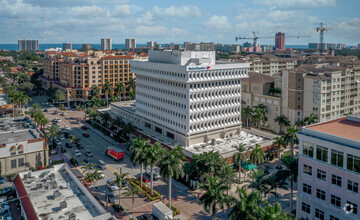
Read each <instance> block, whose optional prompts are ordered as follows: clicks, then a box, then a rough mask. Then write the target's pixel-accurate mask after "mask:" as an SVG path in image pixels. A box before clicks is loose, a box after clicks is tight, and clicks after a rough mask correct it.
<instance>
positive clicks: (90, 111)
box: [86, 107, 99, 121]
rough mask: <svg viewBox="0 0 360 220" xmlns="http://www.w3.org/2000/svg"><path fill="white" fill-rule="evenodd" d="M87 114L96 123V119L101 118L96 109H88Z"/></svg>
mask: <svg viewBox="0 0 360 220" xmlns="http://www.w3.org/2000/svg"><path fill="white" fill-rule="evenodd" d="M86 114H88V115H89V117H90V118H91V120H92V121H94V120H95V119H96V117H97V116H99V112H98V111H97V109H96V107H90V108H87V109H86Z"/></svg>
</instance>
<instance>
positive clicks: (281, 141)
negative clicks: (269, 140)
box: [272, 137, 287, 169]
mask: <svg viewBox="0 0 360 220" xmlns="http://www.w3.org/2000/svg"><path fill="white" fill-rule="evenodd" d="M272 146H274V147H276V149H277V151H278V165H277V167H276V168H278V169H280V168H281V165H280V161H281V148H284V149H285V148H286V146H287V142H286V140H285V138H284V137H275V138H274V142H273V144H272Z"/></svg>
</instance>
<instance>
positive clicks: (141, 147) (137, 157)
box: [129, 137, 150, 187]
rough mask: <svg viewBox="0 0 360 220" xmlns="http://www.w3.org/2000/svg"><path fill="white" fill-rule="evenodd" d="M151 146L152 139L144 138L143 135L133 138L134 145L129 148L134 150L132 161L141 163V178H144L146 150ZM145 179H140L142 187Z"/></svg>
mask: <svg viewBox="0 0 360 220" xmlns="http://www.w3.org/2000/svg"><path fill="white" fill-rule="evenodd" d="M149 146H150V141H149V140H148V139H143V138H141V137H138V138H134V139H133V140H132V145H131V146H130V148H129V151H130V152H132V154H131V156H130V160H131V162H132V163H133V164H134V165H136V164H137V163H139V164H140V179H141V180H142V179H143V167H144V162H145V160H146V156H145V154H144V151H145V149H146V148H147V147H149ZM142 183H143V181H140V187H142Z"/></svg>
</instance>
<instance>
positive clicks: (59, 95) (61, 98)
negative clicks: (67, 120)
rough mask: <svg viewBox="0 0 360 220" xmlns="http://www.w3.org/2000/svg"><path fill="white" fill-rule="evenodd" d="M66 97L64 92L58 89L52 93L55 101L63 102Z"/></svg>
mask: <svg viewBox="0 0 360 220" xmlns="http://www.w3.org/2000/svg"><path fill="white" fill-rule="evenodd" d="M65 99H66V96H65V93H64V92H63V91H61V90H59V89H57V90H56V92H55V93H54V100H55V101H56V102H58V103H59V102H64V101H65Z"/></svg>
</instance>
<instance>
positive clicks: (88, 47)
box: [81, 44, 91, 50]
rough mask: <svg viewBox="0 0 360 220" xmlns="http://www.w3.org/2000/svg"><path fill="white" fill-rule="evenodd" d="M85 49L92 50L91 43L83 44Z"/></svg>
mask: <svg viewBox="0 0 360 220" xmlns="http://www.w3.org/2000/svg"><path fill="white" fill-rule="evenodd" d="M81 49H83V50H91V45H90V44H82V48H81Z"/></svg>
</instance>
